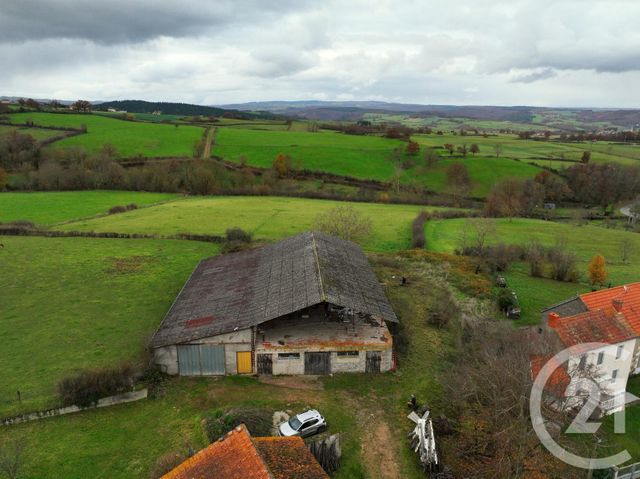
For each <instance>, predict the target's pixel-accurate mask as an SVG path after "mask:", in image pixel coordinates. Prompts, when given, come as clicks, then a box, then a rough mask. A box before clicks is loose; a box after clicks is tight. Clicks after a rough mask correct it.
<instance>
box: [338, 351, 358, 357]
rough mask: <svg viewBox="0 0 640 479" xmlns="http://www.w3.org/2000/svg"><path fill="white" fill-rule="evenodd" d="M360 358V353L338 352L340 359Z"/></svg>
mask: <svg viewBox="0 0 640 479" xmlns="http://www.w3.org/2000/svg"><path fill="white" fill-rule="evenodd" d="M358 356H360V351H338V357H339V358H347V357H358Z"/></svg>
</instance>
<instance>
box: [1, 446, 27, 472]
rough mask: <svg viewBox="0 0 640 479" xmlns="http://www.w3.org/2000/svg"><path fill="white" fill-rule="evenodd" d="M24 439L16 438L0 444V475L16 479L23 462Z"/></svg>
mask: <svg viewBox="0 0 640 479" xmlns="http://www.w3.org/2000/svg"><path fill="white" fill-rule="evenodd" d="M25 450H26V441H25V440H24V439H23V438H17V439H14V440H12V441H9V442H7V443H5V444H3V445H2V446H0V475H2V476H4V477H6V478H7V479H17V478H18V477H19V475H20V471H21V470H22V467H23V463H24V455H25Z"/></svg>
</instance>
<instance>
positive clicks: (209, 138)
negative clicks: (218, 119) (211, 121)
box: [202, 128, 216, 160]
mask: <svg viewBox="0 0 640 479" xmlns="http://www.w3.org/2000/svg"><path fill="white" fill-rule="evenodd" d="M215 132H216V129H215V128H207V133H206V137H205V139H204V148H203V149H202V159H203V160H206V159H207V158H210V157H211V144H212V143H213V135H214V134H215Z"/></svg>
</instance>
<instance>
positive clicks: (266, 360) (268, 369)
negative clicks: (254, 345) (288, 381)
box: [256, 354, 273, 374]
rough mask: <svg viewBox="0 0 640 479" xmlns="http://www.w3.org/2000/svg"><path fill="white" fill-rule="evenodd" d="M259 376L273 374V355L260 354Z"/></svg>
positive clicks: (258, 360) (258, 359) (258, 358)
mask: <svg viewBox="0 0 640 479" xmlns="http://www.w3.org/2000/svg"><path fill="white" fill-rule="evenodd" d="M256 359H257V361H256V362H257V366H258V374H273V357H272V355H271V354H258V357H257V358H256Z"/></svg>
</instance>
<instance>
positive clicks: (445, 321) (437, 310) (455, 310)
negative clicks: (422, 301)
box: [428, 288, 460, 328]
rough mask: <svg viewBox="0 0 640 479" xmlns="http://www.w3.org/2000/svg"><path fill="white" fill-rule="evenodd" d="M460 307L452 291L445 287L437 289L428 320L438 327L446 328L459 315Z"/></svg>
mask: <svg viewBox="0 0 640 479" xmlns="http://www.w3.org/2000/svg"><path fill="white" fill-rule="evenodd" d="M459 314H460V308H459V307H458V303H457V302H456V300H455V298H454V297H453V295H452V294H451V292H450V291H449V290H447V289H444V288H439V289H438V290H437V291H435V295H434V300H433V301H432V303H431V307H430V308H429V316H428V322H429V324H430V325H432V326H435V327H437V328H445V327H446V326H448V325H449V322H450V321H451V320H453V319H455V318H457V317H458V315H459Z"/></svg>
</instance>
